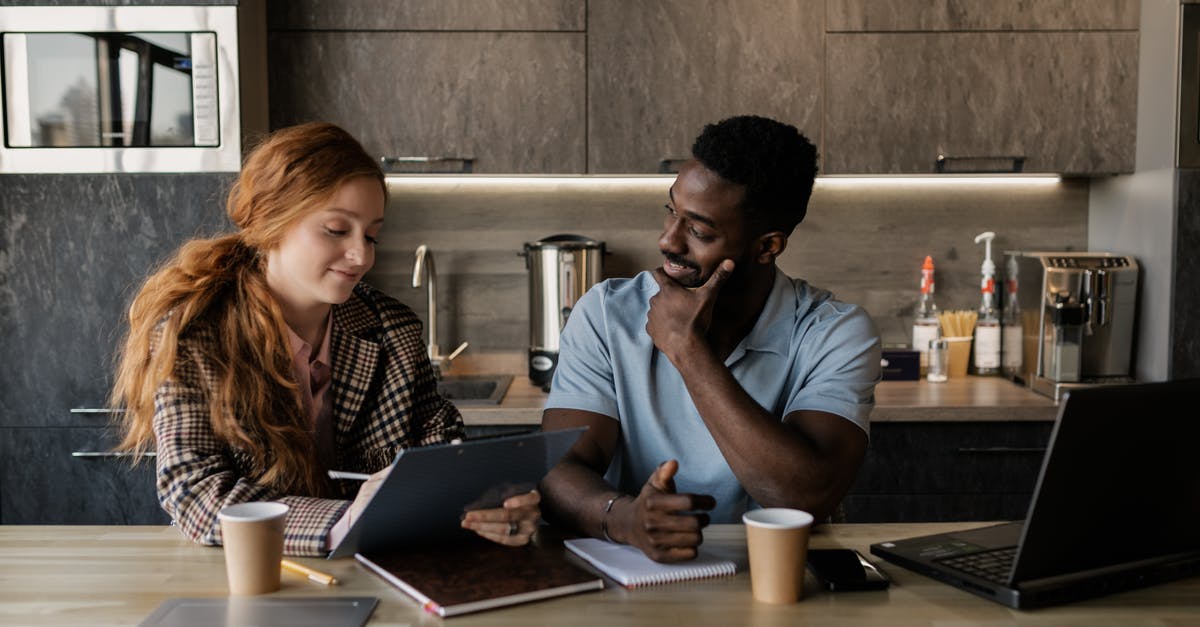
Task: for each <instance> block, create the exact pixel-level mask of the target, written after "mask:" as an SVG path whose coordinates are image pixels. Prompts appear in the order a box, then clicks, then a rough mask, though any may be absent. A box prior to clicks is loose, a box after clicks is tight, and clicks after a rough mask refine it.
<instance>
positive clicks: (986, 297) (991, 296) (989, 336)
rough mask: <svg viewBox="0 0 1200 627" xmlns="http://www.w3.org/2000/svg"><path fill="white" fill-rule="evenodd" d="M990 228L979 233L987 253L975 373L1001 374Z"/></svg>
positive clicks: (981, 283) (984, 263)
mask: <svg viewBox="0 0 1200 627" xmlns="http://www.w3.org/2000/svg"><path fill="white" fill-rule="evenodd" d="M994 237H996V234H995V233H993V232H991V231H988V232H986V233H980V234H979V235H976V236H975V243H976V244H978V243H979V242H983V243H984V247H985V250H986V252H985V254H984V257H983V265H982V267H981V268H980V274H981V275H982V279H981V281H980V284H979V293H980V299H979V316H978V317H977V318H976V320H975V347H974V348H975V374H978V375H998V374H1000V313H999V311H998V310H997V309H996V263H995V262H993V261H992V239H993V238H994Z"/></svg>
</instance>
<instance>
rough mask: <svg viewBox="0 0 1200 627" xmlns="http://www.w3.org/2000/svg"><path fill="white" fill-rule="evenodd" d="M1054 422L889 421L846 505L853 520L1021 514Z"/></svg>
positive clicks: (878, 432)
mask: <svg viewBox="0 0 1200 627" xmlns="http://www.w3.org/2000/svg"><path fill="white" fill-rule="evenodd" d="M1052 427H1053V423H1050V422H887V423H876V424H873V425H871V443H870V446H869V447H868V449H867V457H866V459H865V460H864V462H863V466H862V468H861V469H860V471H859V474H858V478H857V479H856V481H855V483H854V486H853V487H852V488H851V489H850V495H849V496H847V497H846V498H845V500H844V501H843V503H842V507H843V509H844V510H845V515H846V520H847V522H917V521H953V520H1013V519H1019V518H1023V517H1024V516H1025V509H1026V508H1027V507H1028V504H1029V497H1030V495H1031V494H1032V493H1033V488H1034V484H1035V483H1036V482H1037V476H1038V472H1039V471H1040V470H1041V465H1042V457H1043V456H1044V454H1045V447H1046V444H1047V442H1049V439H1050V431H1051V429H1052Z"/></svg>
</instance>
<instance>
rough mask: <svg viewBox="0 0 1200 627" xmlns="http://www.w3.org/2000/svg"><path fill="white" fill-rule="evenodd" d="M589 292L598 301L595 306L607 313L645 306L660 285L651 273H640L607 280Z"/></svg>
mask: <svg viewBox="0 0 1200 627" xmlns="http://www.w3.org/2000/svg"><path fill="white" fill-rule="evenodd" d="M588 292H589V294H590V295H591V296H592V298H593V299H595V301H596V302H595V303H593V306H596V307H600V308H603V309H604V310H605V311H606V312H613V311H622V310H626V309H629V308H633V307H637V306H639V304H640V305H642V306H644V304H645V303H647V302H649V300H650V297H651V296H653V295H654V294H655V293H657V292H658V283H656V282H655V281H654V277H653V276H652V275H651V274H650V273H649V272H639V273H638V274H636V275H634V276H632V277H622V278H612V279H605V280H603V281H601V282H599V283H597V284H596V285H594V286H592V288H591V289H590V290H588Z"/></svg>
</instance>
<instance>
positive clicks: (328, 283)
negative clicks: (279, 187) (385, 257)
mask: <svg viewBox="0 0 1200 627" xmlns="http://www.w3.org/2000/svg"><path fill="white" fill-rule="evenodd" d="M384 203H385V199H384V195H383V189H382V188H381V187H380V185H379V181H378V180H376V179H374V178H371V177H367V176H360V177H357V178H354V179H350V180H349V181H347V182H346V183H344V184H342V186H341V187H339V188H338V190H337V191H336V192H335V193H334V194H333V196H331V197H330V198H329V199H328V200H327V201H326V202H325V203H324V204H322V205H321V206H320V207H319V208H318V209H317V210H316V211H313V212H312V213H309V214H308V215H307V216H305V217H303V218H301V219H300V220H298V221H297V222H296V223H295V224H293V225H292V226H291V227H289V228H288V231H287V233H286V234H285V235H284V236H283V240H282V241H280V242H279V245H278V246H276V247H275V248H274V249H272V250H271V251H270V252H269V253H268V254H267V285H268V287H269V288H270V289H271V293H272V294H273V295H274V296H275V298H276V299H278V300H279V303H280V305H281V306H282V307H283V308H284V311H285V312H289V311H290V312H293V313H299V312H304V311H311V310H313V309H318V310H319V309H324V308H325V307H327V306H329V305H336V304H340V303H344V302H346V299H348V298H350V293H351V291H352V290H353V289H354V286H355V284H357V283H358V282H359V280H361V279H362V277H363V275H364V274H366V273H367V271H368V270H370V269H371V266H373V265H375V242H376V238H377V237H378V236H379V230H380V229H381V228H382V227H383V207H384Z"/></svg>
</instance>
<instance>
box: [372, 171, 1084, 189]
mask: <svg viewBox="0 0 1200 627" xmlns="http://www.w3.org/2000/svg"><path fill="white" fill-rule="evenodd" d="M674 180H675V176H674V175H662V174H654V175H644V176H603V175H562V176H522V175H512V176H481V175H458V174H454V175H428V174H424V175H422V174H389V175H388V176H387V182H388V185H392V186H398V187H404V186H417V187H426V186H437V187H497V186H500V187H554V188H578V187H622V188H630V187H642V186H645V187H649V188H655V189H660V188H662V187H663V186H664V185H667V186H669V185H670V184H671V182H672V181H674ZM1061 181H1062V177H1060V176H1058V175H1057V174H1020V175H1012V174H1007V175H1005V174H1002V175H995V176H986V175H970V176H966V175H956V174H941V175H936V176H933V175H930V176H919V175H915V176H914V175H895V176H819V177H817V183H816V186H817V187H818V188H820V187H830V188H835V187H836V188H845V187H867V186H872V187H887V186H903V187H923V186H924V187H953V186H959V185H988V186H998V185H1003V186H1041V185H1057V184H1058V183H1060V182H1061Z"/></svg>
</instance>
